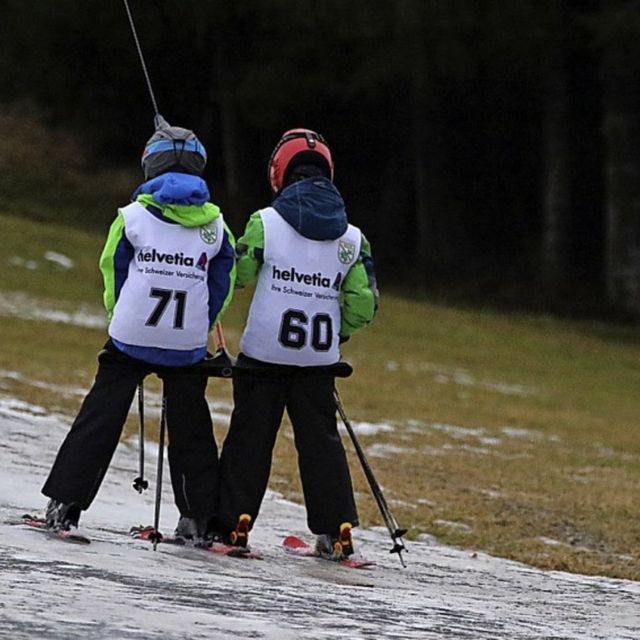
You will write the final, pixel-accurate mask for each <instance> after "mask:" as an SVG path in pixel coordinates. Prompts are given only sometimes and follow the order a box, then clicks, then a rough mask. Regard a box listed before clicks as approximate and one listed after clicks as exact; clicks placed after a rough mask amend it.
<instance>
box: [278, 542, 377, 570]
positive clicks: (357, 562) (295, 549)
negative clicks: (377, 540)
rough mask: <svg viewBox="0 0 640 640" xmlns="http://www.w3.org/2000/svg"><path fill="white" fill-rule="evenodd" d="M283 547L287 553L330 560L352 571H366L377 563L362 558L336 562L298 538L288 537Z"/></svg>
mask: <svg viewBox="0 0 640 640" xmlns="http://www.w3.org/2000/svg"><path fill="white" fill-rule="evenodd" d="M282 546H283V547H284V549H285V551H286V552H287V553H290V554H291V555H295V556H301V557H304V558H318V559H321V560H329V561H330V562H334V563H335V564H339V565H341V566H343V567H349V568H350V569H366V568H368V567H372V566H374V565H375V562H373V561H372V560H366V559H365V558H362V557H360V556H348V557H347V558H342V560H334V559H333V558H332V557H331V556H329V555H322V554H319V553H318V552H317V551H316V550H315V549H314V548H313V547H312V546H311V545H310V544H309V543H308V542H305V541H304V540H303V539H302V538H298V537H297V536H287V537H286V538H285V539H284V540H283V541H282Z"/></svg>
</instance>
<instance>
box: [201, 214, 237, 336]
mask: <svg viewBox="0 0 640 640" xmlns="http://www.w3.org/2000/svg"><path fill="white" fill-rule="evenodd" d="M235 281H236V264H235V238H234V237H233V234H232V233H231V230H230V229H229V227H227V224H226V223H224V238H223V240H222V246H221V247H220V251H219V252H218V254H217V255H216V257H215V258H213V260H211V261H210V262H209V268H208V273H207V285H208V287H209V326H210V328H213V327H214V325H215V324H216V322H218V321H219V320H222V317H223V316H224V314H225V312H226V310H227V307H228V306H229V303H230V302H231V298H232V297H233V287H234V285H235Z"/></svg>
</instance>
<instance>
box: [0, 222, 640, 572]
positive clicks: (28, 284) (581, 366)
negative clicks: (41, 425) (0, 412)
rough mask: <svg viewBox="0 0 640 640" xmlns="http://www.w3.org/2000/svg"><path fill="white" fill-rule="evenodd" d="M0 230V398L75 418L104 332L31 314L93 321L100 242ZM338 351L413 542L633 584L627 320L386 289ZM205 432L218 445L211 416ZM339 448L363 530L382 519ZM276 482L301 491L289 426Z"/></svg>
mask: <svg viewBox="0 0 640 640" xmlns="http://www.w3.org/2000/svg"><path fill="white" fill-rule="evenodd" d="M0 226H1V228H2V233H1V234H0V249H1V251H0V255H1V256H2V258H0V259H1V260H2V263H3V264H2V269H1V271H0V273H1V275H0V299H2V304H1V305H0V313H1V314H2V316H3V317H2V332H1V334H0V335H1V337H0V350H1V353H2V365H1V369H2V377H1V378H0V383H1V384H2V391H3V392H4V393H9V394H12V395H14V396H16V397H18V398H20V399H24V400H26V401H30V402H35V403H38V404H40V405H42V406H45V407H47V408H49V409H52V410H56V411H60V412H63V413H65V414H67V415H68V416H69V419H71V418H72V417H73V415H74V413H75V411H76V410H77V408H78V406H79V402H80V400H81V398H82V393H83V391H84V390H86V389H87V388H88V387H89V385H90V384H91V380H92V377H93V375H94V370H95V356H96V353H97V351H98V350H99V348H100V346H101V344H102V341H103V340H104V339H105V331H104V329H103V328H99V327H98V328H94V327H93V326H91V324H90V323H88V324H87V326H76V325H73V324H69V323H65V322H53V321H51V320H48V319H42V318H40V319H38V318H37V317H36V315H34V314H33V313H31V314H30V313H29V312H28V310H29V309H31V310H33V309H34V308H36V309H46V310H49V311H58V312H59V313H72V312H76V311H78V310H79V309H80V310H81V311H82V312H83V313H84V312H86V313H87V314H89V315H91V314H93V316H97V317H99V316H100V314H101V307H100V300H101V283H100V279H99V274H98V271H97V259H98V255H99V252H100V249H101V245H102V241H103V238H102V237H100V236H98V235H92V234H88V233H84V232H80V231H76V230H72V229H70V228H65V227H59V226H56V225H54V224H51V223H47V224H43V223H37V222H29V221H26V220H23V219H19V218H14V217H10V216H0ZM52 252H53V253H52ZM46 256H48V257H46ZM60 256H64V257H66V258H70V259H71V260H72V261H73V265H72V266H71V265H70V264H65V261H64V260H63V259H62V258H60ZM248 297H249V293H248V292H240V293H238V295H237V297H236V300H235V301H234V304H233V306H232V309H231V310H230V313H229V315H228V317H227V318H226V319H225V323H224V326H225V333H226V337H227V342H228V343H229V347H230V349H231V350H232V351H234V352H235V351H236V349H237V343H238V339H239V336H240V331H241V329H242V324H243V318H244V313H245V311H246V307H247V303H248ZM81 324H82V323H81ZM344 356H345V358H346V359H348V360H349V361H351V362H352V363H353V364H354V367H355V374H354V375H353V376H352V378H350V379H348V380H344V381H340V382H339V389H340V392H341V395H342V398H343V401H344V405H345V408H346V410H347V413H348V415H349V416H350V418H351V419H352V420H353V421H354V422H356V423H358V424H359V423H370V424H369V432H371V434H370V435H367V434H366V433H365V432H363V435H361V436H360V440H361V442H362V444H363V446H364V447H365V449H366V451H367V453H368V455H369V457H370V463H371V465H372V467H373V468H374V471H375V473H376V475H377V477H378V479H379V481H380V484H381V485H382V486H383V488H384V491H385V495H386V497H387V499H388V501H389V503H390V506H391V508H392V510H393V512H394V514H395V515H396V518H397V519H398V520H399V521H400V523H401V524H402V525H405V526H408V527H410V535H409V536H408V537H409V538H411V537H412V536H414V535H417V534H418V533H422V532H424V533H430V534H433V535H435V536H437V537H438V538H439V539H440V540H441V541H443V542H446V543H449V544H453V545H458V546H460V547H463V548H465V549H468V550H469V551H470V553H472V552H473V551H475V550H482V551H487V552H489V553H492V554H495V555H498V556H503V557H507V558H512V559H516V560H521V561H523V562H526V563H530V564H532V565H535V566H538V567H543V568H549V569H562V570H568V571H573V572H580V573H588V574H601V575H608V576H613V577H624V578H631V579H635V580H640V517H639V515H640V514H639V512H640V501H639V500H638V496H639V495H640V435H639V433H638V418H639V417H640V394H639V393H638V390H639V389H640V337H639V335H638V330H637V328H634V327H625V326H617V325H613V324H600V323H593V322H570V321H564V320H558V319H554V318H551V317H544V316H527V315H518V314H512V315H504V314H499V313H496V312H490V311H485V310H479V309H472V308H461V307H457V308H454V307H447V306H444V305H441V304H434V303H432V302H430V301H429V300H409V299H406V298H403V297H400V296H396V295H394V294H393V293H392V292H389V291H383V292H382V305H381V308H380V311H379V314H378V317H377V318H376V321H375V322H374V324H372V326H371V327H370V328H368V329H367V330H366V331H363V332H362V333H360V334H358V335H356V336H355V337H354V338H353V339H352V340H351V341H350V342H349V343H347V344H346V345H345V347H344ZM152 386H153V385H152ZM210 397H211V399H220V400H223V401H225V402H230V397H231V394H230V385H229V383H228V382H226V381H215V382H213V383H212V384H211V385H210ZM361 426H362V425H361ZM134 429H135V415H134V416H133V419H132V423H131V424H130V425H129V427H128V430H129V432H132V431H133V430H134ZM216 433H217V436H218V438H219V441H221V440H222V439H223V438H224V433H225V425H224V424H217V425H216ZM345 443H346V446H347V449H348V451H349V452H350V453H349V455H350V459H351V461H352V474H353V478H354V482H355V485H356V489H357V499H358V504H359V508H360V511H361V520H362V523H363V524H365V525H379V524H382V522H381V520H380V517H379V515H378V512H377V509H376V506H375V503H374V502H373V499H372V498H371V495H370V492H369V490H368V487H367V484H366V482H365V480H364V477H363V474H362V472H361V470H360V468H359V465H358V461H357V459H356V458H355V456H353V454H352V453H351V451H352V448H351V446H350V444H349V443H348V442H347V441H345ZM272 487H273V488H274V489H276V490H277V491H280V492H281V493H283V494H284V495H285V496H287V497H289V498H291V499H294V500H298V501H299V500H301V490H300V485H299V481H298V478H297V469H296V462H295V452H294V450H293V445H292V439H291V437H290V428H289V427H288V425H287V426H285V428H284V429H283V430H282V432H281V437H280V438H279V442H278V446H277V450H276V455H275V458H274V466H273V474H272ZM98 499H99V497H98ZM408 544H409V547H410V543H408ZM408 560H410V556H409V557H408Z"/></svg>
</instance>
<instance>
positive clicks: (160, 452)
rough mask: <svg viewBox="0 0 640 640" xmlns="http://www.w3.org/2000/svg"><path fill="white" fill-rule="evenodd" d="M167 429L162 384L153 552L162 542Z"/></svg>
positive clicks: (151, 538)
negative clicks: (163, 477)
mask: <svg viewBox="0 0 640 640" xmlns="http://www.w3.org/2000/svg"><path fill="white" fill-rule="evenodd" d="M166 427H167V394H166V391H165V389H164V382H163V384H162V410H161V411H160V438H159V443H158V446H159V449H158V471H157V474H156V508H155V514H154V518H153V533H152V534H151V535H150V536H149V539H150V540H151V541H152V542H153V550H154V551H155V550H156V547H157V545H158V542H160V540H162V534H161V533H160V531H159V527H160V502H161V499H162V465H163V463H164V436H165V430H166Z"/></svg>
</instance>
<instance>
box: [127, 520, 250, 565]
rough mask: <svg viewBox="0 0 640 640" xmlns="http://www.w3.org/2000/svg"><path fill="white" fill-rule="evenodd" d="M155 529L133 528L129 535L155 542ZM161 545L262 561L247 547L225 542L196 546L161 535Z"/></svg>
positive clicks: (150, 527) (147, 527)
mask: <svg viewBox="0 0 640 640" xmlns="http://www.w3.org/2000/svg"><path fill="white" fill-rule="evenodd" d="M154 533H155V529H154V528H153V527H152V526H150V525H149V526H146V527H145V526H142V525H140V526H137V527H131V529H130V530H129V534H130V535H131V537H132V538H135V539H136V540H147V541H149V542H153V534H154ZM158 543H160V544H171V545H175V546H179V547H191V548H193V549H199V550H200V551H208V552H209V553H215V554H218V555H222V556H229V557H231V558H248V559H252V560H262V556H261V555H260V554H259V553H257V552H256V551H251V549H248V548H246V547H235V546H233V545H231V544H225V543H224V542H213V543H211V545H209V546H206V547H204V546H196V545H193V544H190V542H189V541H187V540H185V539H184V538H181V537H176V536H172V535H165V534H162V533H161V534H160V537H159V539H158Z"/></svg>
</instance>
